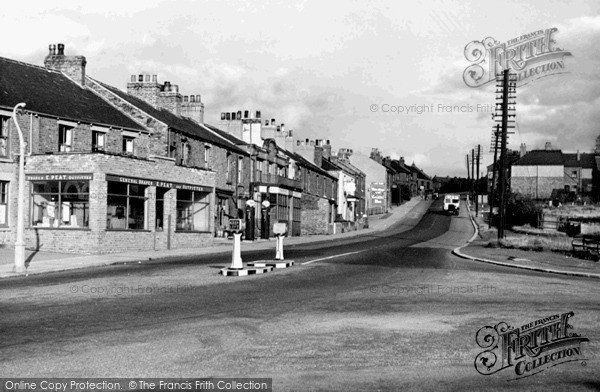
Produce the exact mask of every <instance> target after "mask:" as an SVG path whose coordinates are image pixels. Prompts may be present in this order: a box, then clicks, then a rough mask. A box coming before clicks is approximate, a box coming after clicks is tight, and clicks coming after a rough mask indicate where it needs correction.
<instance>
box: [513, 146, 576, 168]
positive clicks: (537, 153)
mask: <svg viewBox="0 0 600 392" xmlns="http://www.w3.org/2000/svg"><path fill="white" fill-rule="evenodd" d="M514 165H515V166H561V165H564V159H563V153H562V151H561V150H531V151H529V152H528V153H527V154H525V155H524V156H523V157H522V158H521V159H519V160H518V161H516V162H515V163H514Z"/></svg>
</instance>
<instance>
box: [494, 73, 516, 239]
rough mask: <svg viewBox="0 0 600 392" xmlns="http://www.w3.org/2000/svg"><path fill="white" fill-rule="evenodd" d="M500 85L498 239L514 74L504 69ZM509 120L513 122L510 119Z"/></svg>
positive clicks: (501, 233) (501, 227)
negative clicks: (500, 126)
mask: <svg viewBox="0 0 600 392" xmlns="http://www.w3.org/2000/svg"><path fill="white" fill-rule="evenodd" d="M502 75H503V76H502V85H501V86H498V87H502V97H500V98H498V97H497V99H501V100H502V104H501V105H502V121H501V122H502V139H501V145H500V175H499V177H500V178H499V180H500V184H499V185H500V224H499V226H498V239H499V240H500V239H503V238H504V224H505V221H506V211H505V208H506V182H507V181H506V180H507V179H506V175H507V173H506V164H507V162H506V158H507V157H506V141H507V138H508V128H509V125H508V122H509V120H508V117H509V114H508V112H509V110H512V111H514V110H515V108H514V106H513V107H512V108H509V105H515V104H516V101H513V102H510V101H509V98H510V99H514V98H516V96H515V95H511V93H515V92H516V79H511V77H513V76H516V75H514V74H513V75H511V74H510V73H509V70H508V69H505V70H504V71H503V72H502ZM496 105H498V103H496ZM510 117H515V115H514V114H513V115H510ZM511 122H514V120H513V121H511ZM510 128H514V126H510Z"/></svg>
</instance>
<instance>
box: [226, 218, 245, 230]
mask: <svg viewBox="0 0 600 392" xmlns="http://www.w3.org/2000/svg"><path fill="white" fill-rule="evenodd" d="M244 226H245V224H244V221H243V219H229V230H231V231H235V232H240V231H243V230H244Z"/></svg>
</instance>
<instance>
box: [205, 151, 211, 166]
mask: <svg viewBox="0 0 600 392" xmlns="http://www.w3.org/2000/svg"><path fill="white" fill-rule="evenodd" d="M204 167H206V168H209V167H210V146H204Z"/></svg>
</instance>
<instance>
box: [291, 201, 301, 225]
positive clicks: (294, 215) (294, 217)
mask: <svg viewBox="0 0 600 392" xmlns="http://www.w3.org/2000/svg"><path fill="white" fill-rule="evenodd" d="M292 201H293V203H294V206H293V207H294V210H293V213H292V220H293V221H295V222H300V219H301V218H300V217H301V214H302V213H301V209H300V206H301V200H300V198H298V197H294V198H293V199H292Z"/></svg>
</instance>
